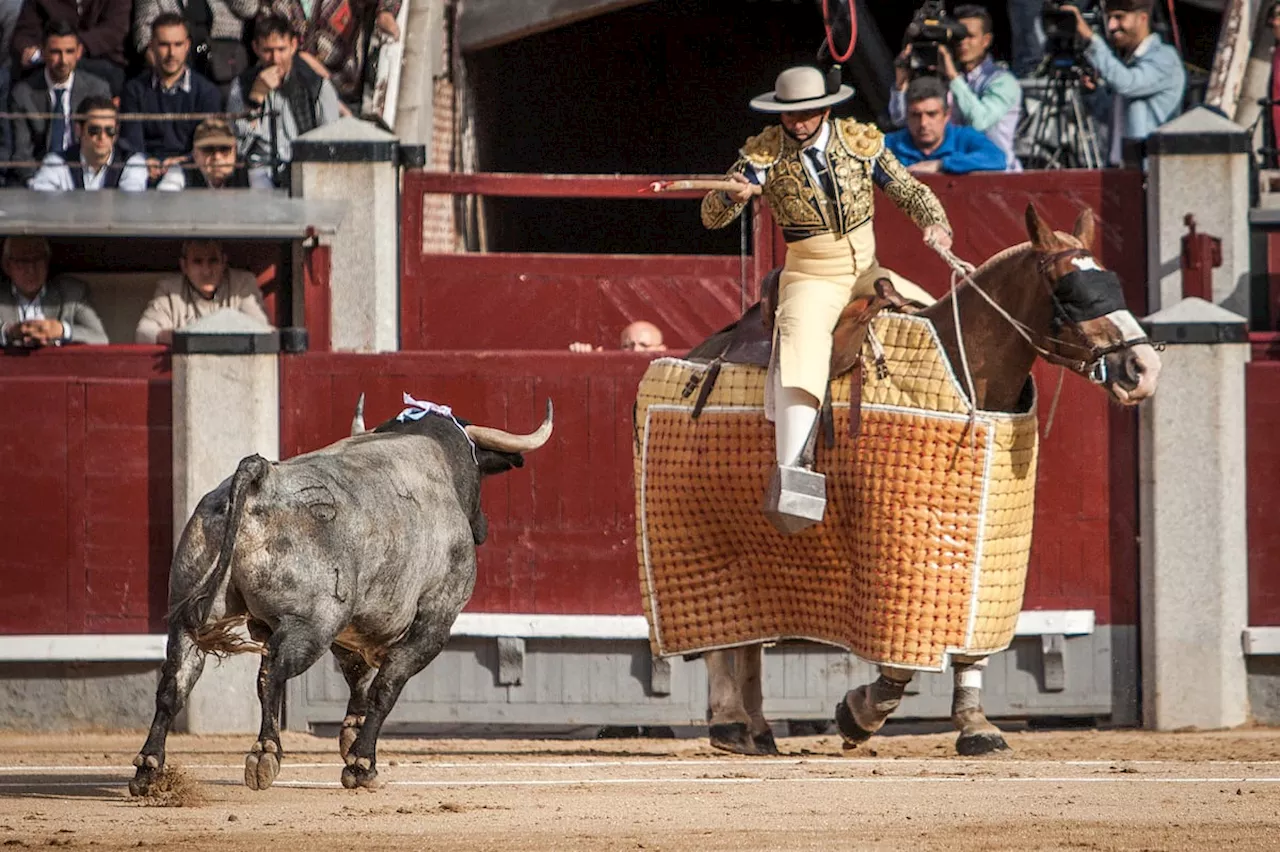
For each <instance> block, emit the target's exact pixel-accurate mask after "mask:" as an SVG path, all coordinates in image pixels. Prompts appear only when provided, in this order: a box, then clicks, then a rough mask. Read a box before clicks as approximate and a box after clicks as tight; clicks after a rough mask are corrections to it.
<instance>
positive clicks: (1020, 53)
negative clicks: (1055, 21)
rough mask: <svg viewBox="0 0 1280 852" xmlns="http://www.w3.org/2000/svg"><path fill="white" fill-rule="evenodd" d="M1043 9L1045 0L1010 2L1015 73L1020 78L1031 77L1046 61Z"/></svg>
mask: <svg viewBox="0 0 1280 852" xmlns="http://www.w3.org/2000/svg"><path fill="white" fill-rule="evenodd" d="M1043 7H1044V0H1009V29H1010V30H1011V31H1012V35H1013V51H1012V55H1013V73H1014V74H1016V75H1017V76H1019V77H1030V76H1031V75H1032V74H1033V73H1035V70H1036V68H1038V67H1039V66H1040V63H1041V61H1043V60H1044V29H1043V25H1042V24H1041V23H1040V13H1041V11H1042V10H1043Z"/></svg>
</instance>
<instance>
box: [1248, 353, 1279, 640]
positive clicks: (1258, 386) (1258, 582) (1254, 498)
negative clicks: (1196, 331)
mask: <svg viewBox="0 0 1280 852" xmlns="http://www.w3.org/2000/svg"><path fill="white" fill-rule="evenodd" d="M1245 394H1246V400H1247V403H1246V405H1247V407H1246V412H1245V423H1246V427H1245V430H1246V437H1245V458H1246V463H1245V469H1246V482H1245V489H1246V491H1245V493H1246V510H1245V511H1246V512H1247V518H1246V520H1247V524H1248V530H1249V533H1248V534H1249V624H1251V625H1256V626H1260V627H1275V626H1280V524H1277V523H1276V521H1275V507H1276V505H1278V503H1280V447H1277V445H1276V442H1275V440H1274V439H1273V436H1274V435H1275V432H1276V428H1277V425H1280V359H1278V360H1266V361H1254V362H1252V363H1250V364H1249V365H1247V366H1246V367H1245Z"/></svg>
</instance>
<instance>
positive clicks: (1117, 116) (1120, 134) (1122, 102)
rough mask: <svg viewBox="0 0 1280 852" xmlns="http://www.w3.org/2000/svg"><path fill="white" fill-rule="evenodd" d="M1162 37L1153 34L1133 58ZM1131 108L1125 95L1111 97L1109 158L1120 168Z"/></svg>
mask: <svg viewBox="0 0 1280 852" xmlns="http://www.w3.org/2000/svg"><path fill="white" fill-rule="evenodd" d="M1159 40H1160V36H1158V35H1156V34H1155V33H1152V34H1151V35H1149V36H1147V37H1146V38H1144V39H1143V40H1142V43H1141V44H1139V45H1138V47H1137V48H1136V49H1135V50H1134V51H1133V58H1134V59H1136V58H1138V57H1139V56H1141V55H1142V54H1144V53H1146V52H1147V50H1148V49H1149V48H1150V47H1151V45H1152V44H1154V43H1155V42H1158V41H1159ZM1128 106H1129V102H1128V101H1127V100H1126V99H1125V98H1124V96H1123V95H1118V94H1114V93H1113V94H1112V95H1111V152H1110V153H1109V154H1108V155H1107V158H1108V159H1109V160H1110V161H1111V165H1113V166H1120V165H1123V164H1124V138H1125V136H1126V134H1125V132H1124V131H1125V130H1126V128H1125V126H1124V122H1125V118H1124V117H1125V109H1126V108H1127V107H1128Z"/></svg>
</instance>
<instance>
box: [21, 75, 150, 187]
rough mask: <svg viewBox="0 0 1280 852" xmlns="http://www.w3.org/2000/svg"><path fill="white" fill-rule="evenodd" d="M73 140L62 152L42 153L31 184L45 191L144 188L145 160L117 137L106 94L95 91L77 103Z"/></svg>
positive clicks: (113, 113)
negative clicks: (95, 93) (77, 112)
mask: <svg viewBox="0 0 1280 852" xmlns="http://www.w3.org/2000/svg"><path fill="white" fill-rule="evenodd" d="M80 110H81V115H82V116H83V117H82V118H80V119H77V121H76V140H77V141H76V144H74V145H72V146H71V147H70V148H68V149H67V150H66V151H65V152H64V153H62V154H46V155H45V158H44V164H43V165H42V166H40V170H39V171H38V172H36V175H35V177H33V178H32V179H31V188H32V189H38V190H42V191H44V192H49V191H54V192H57V191H62V190H72V189H87V190H89V191H95V190H99V189H121V190H124V191H125V192H144V191H146V188H147V160H146V157H144V156H143V155H142V154H140V153H138V152H136V151H134V150H133V149H132V148H130V147H129V145H128V144H127V143H125V142H123V141H122V140H120V139H118V138H117V134H118V133H119V129H120V122H119V121H118V120H117V117H116V116H117V113H116V105H115V104H113V103H112V102H111V99H110V98H106V97H102V96H101V95H95V96H94V97H91V98H85V99H84V102H83V103H81V104H80Z"/></svg>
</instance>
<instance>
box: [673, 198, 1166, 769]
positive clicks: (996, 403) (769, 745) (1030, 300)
mask: <svg viewBox="0 0 1280 852" xmlns="http://www.w3.org/2000/svg"><path fill="white" fill-rule="evenodd" d="M1025 218H1026V228H1027V235H1028V237H1029V238H1030V239H1029V241H1028V242H1025V243H1021V244H1019V245H1016V246H1013V247H1011V248H1008V249H1005V250H1004V251H1002V252H999V253H998V254H996V255H994V256H993V257H991V258H990V259H989V260H987V262H986V263H984V264H983V265H982V266H981V267H979V268H978V269H977V270H975V271H973V272H972V273H971V274H970V275H969V276H967V278H966V280H965V281H964V282H962V283H961V284H960V285H959V286H958V287H957V288H956V289H955V291H954V298H953V296H952V295H951V294H948V295H947V296H945V297H944V298H942V299H941V300H939V301H938V302H936V303H935V304H933V305H931V306H929V307H927V308H924V309H923V310H921V311H919V314H920V315H922V316H924V317H926V318H928V319H929V320H931V321H932V323H933V324H934V327H935V329H936V330H937V333H938V337H939V339H940V341H941V343H942V347H943V349H944V351H945V353H946V355H947V357H948V359H949V360H950V362H951V364H952V365H953V366H954V367H955V368H956V372H957V375H967V376H968V377H969V378H971V379H972V383H971V388H972V391H973V395H974V397H975V401H976V407H977V408H978V409H981V410H984V411H1002V412H1004V411H1014V410H1016V406H1017V405H1018V404H1019V400H1020V399H1022V397H1023V393H1024V390H1025V388H1026V386H1027V382H1028V380H1029V378H1030V375H1031V369H1032V367H1033V366H1034V363H1035V361H1036V359H1037V358H1043V359H1044V360H1046V361H1048V362H1049V363H1052V364H1055V365H1058V366H1061V367H1064V368H1066V369H1070V370H1071V371H1073V372H1075V373H1077V374H1079V375H1081V376H1083V377H1085V378H1087V379H1089V380H1090V381H1091V382H1092V383H1093V384H1095V385H1097V386H1098V387H1100V388H1102V389H1103V390H1104V391H1106V392H1107V393H1108V394H1109V395H1110V397H1111V398H1112V399H1113V400H1114V401H1115V402H1117V403H1119V404H1121V405H1125V406H1133V405H1137V404H1139V403H1141V402H1142V401H1143V400H1145V399H1147V398H1149V397H1150V396H1151V395H1152V394H1153V393H1155V389H1156V384H1157V381H1158V377H1159V372H1160V359H1159V356H1158V355H1157V354H1156V351H1155V348H1154V347H1153V346H1152V345H1151V343H1150V342H1149V340H1148V339H1147V337H1146V335H1145V334H1144V333H1143V331H1142V329H1141V327H1140V326H1139V324H1138V322H1137V320H1136V319H1135V318H1134V317H1133V315H1132V314H1131V313H1130V312H1129V311H1128V310H1127V308H1126V307H1125V304H1124V295H1123V292H1122V290H1121V287H1120V282H1119V279H1118V278H1117V277H1116V276H1115V274H1114V273H1111V272H1108V271H1106V270H1105V269H1104V268H1103V267H1102V266H1101V264H1099V263H1098V262H1097V259H1096V258H1095V257H1094V255H1093V253H1092V247H1093V245H1094V241H1095V223H1094V216H1093V211H1092V210H1090V209H1089V208H1085V209H1084V210H1082V211H1081V212H1080V214H1079V217H1078V218H1077V220H1076V222H1075V226H1074V228H1073V230H1072V232H1071V233H1070V234H1066V233H1062V232H1057V231H1054V230H1053V229H1052V228H1050V227H1049V226H1048V225H1047V224H1045V222H1044V221H1043V219H1042V218H1041V217H1040V214H1039V212H1038V211H1037V210H1036V208H1035V206H1034V205H1030V204H1029V205H1028V206H1027V209H1026V217H1025ZM953 301H954V304H953ZM957 315H958V317H959V319H960V325H957V322H956V318H957ZM724 340H725V335H724V333H723V332H722V333H720V334H718V335H716V336H713V337H712V338H710V339H708V340H707V341H705V342H704V343H703V344H700V345H699V346H698V347H695V348H694V350H692V351H691V352H690V356H689V358H690V360H702V359H706V358H707V356H708V355H709V354H711V355H714V354H715V353H716V352H717V350H720V349H723V347H724ZM858 345H860V340H859V343H858ZM962 346H963V351H962ZM965 365H967V366H965ZM763 647H764V646H763V645H762V644H756V645H748V646H741V647H736V648H729V649H723V650H714V651H707V652H704V653H703V655H702V656H703V659H704V660H705V662H706V666H707V676H708V688H709V696H708V721H709V727H710V730H709V733H710V738H711V745H712V746H713V747H715V748H718V749H721V750H723V751H728V752H734V753H738V754H752V755H760V754H765V755H767V754H777V753H778V750H777V745H776V742H775V740H774V735H773V730H772V728H771V726H770V725H769V722H768V720H767V719H766V718H765V716H764V713H763V709H762V707H763V689H762V667H763ZM952 665H953V671H954V690H953V697H952V706H951V721H952V723H953V725H954V726H955V728H956V729H957V730H958V731H959V735H958V737H957V739H956V751H957V752H958V753H959V754H961V755H966V756H972V755H982V754H989V753H991V752H995V751H1001V750H1006V749H1008V747H1009V746H1008V744H1007V743H1006V742H1005V740H1004V736H1003V734H1002V733H1001V732H1000V730H999V728H997V727H996V726H995V725H993V724H991V722H990V721H989V720H988V719H987V717H986V715H985V713H984V711H983V709H982V701H981V699H982V675H983V671H984V668H985V665H986V658H985V657H974V658H965V657H956V658H953V660H952ZM913 676H914V672H913V671H911V670H909V669H898V668H893V667H889V666H880V667H879V677H878V678H877V680H875V681H874V682H873V683H870V684H864V685H862V686H859V687H858V688H856V689H852V690H849V691H848V692H847V693H846V694H845V696H844V698H843V699H842V700H841V701H840V703H839V704H837V705H836V708H835V722H836V727H837V729H838V730H839V732H840V735H841V738H842V739H843V741H844V744H845V747H846V748H853V747H856V746H857V745H858V744H860V743H862V742H865V741H866V740H868V739H869V738H870V737H871V736H872V735H873V734H875V733H876V731H878V730H880V728H881V727H882V726H883V725H884V723H885V721H886V720H887V719H888V718H889V716H891V715H892V714H893V712H894V710H896V709H897V707H898V706H899V704H900V702H901V700H902V695H903V693H904V691H905V689H906V687H907V685H908V684H909V683H910V682H911V679H912V677H913Z"/></svg>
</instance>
